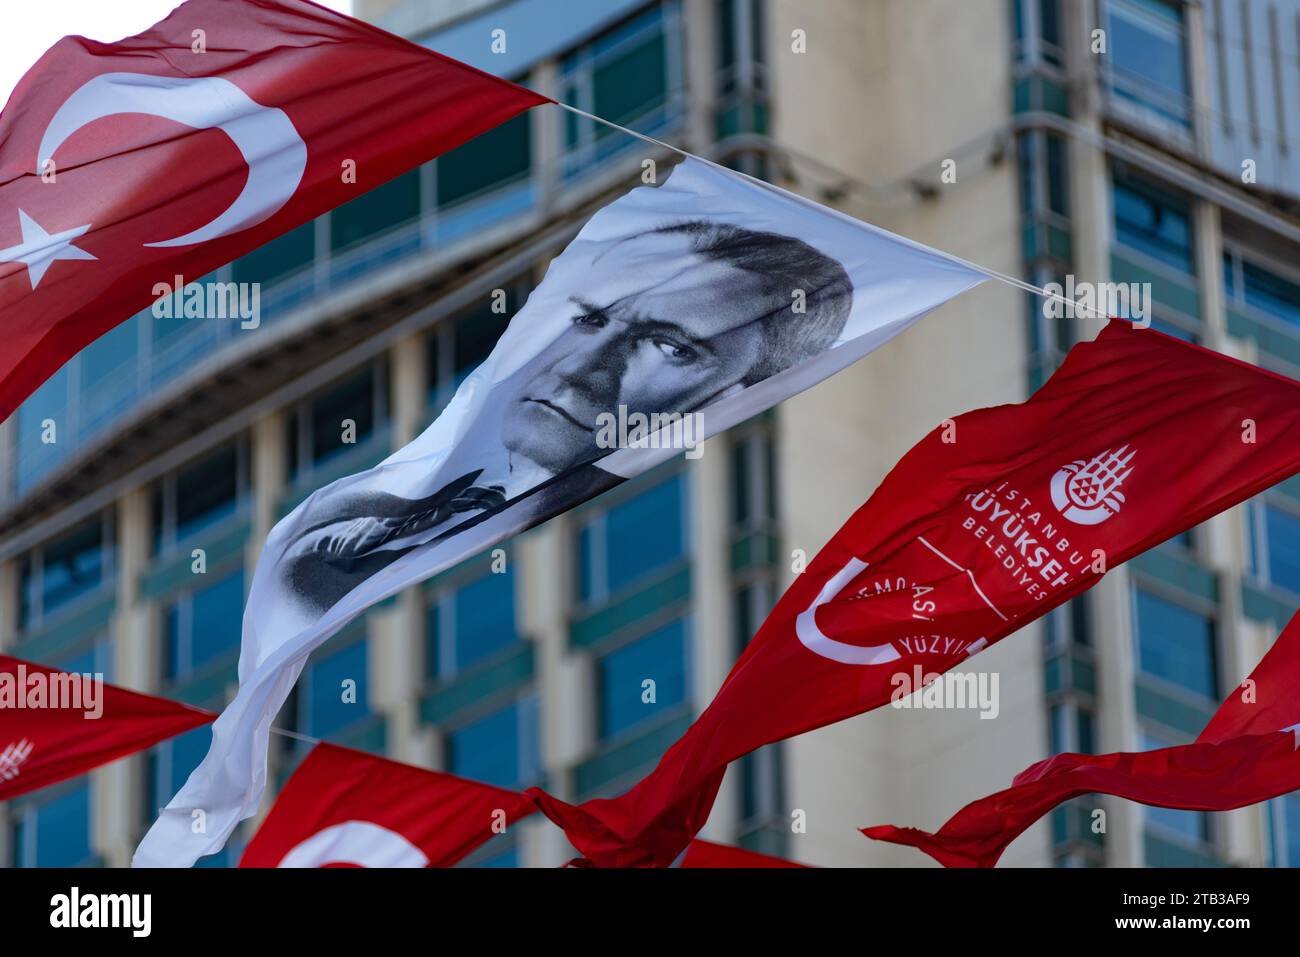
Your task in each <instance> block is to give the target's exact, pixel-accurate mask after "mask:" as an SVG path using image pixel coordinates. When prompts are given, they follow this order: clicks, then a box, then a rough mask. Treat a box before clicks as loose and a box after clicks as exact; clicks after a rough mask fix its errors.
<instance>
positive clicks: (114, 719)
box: [0, 655, 216, 801]
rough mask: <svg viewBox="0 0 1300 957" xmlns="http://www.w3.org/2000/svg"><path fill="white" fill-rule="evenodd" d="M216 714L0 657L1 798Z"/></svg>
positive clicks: (131, 750)
mask: <svg viewBox="0 0 1300 957" xmlns="http://www.w3.org/2000/svg"><path fill="white" fill-rule="evenodd" d="M215 717H216V715H215V714H212V713H211V712H209V711H200V710H199V709H197V708H191V707H189V706H188V705H184V704H181V703H180V702H177V701H168V700H166V699H165V698H155V697H153V696H152V695H146V694H139V693H138V692H135V691H128V690H127V689H125V688H119V687H116V686H115V685H110V684H105V683H103V682H97V681H96V679H95V676H93V675H77V674H70V673H68V672H63V671H59V670H58V669H57V668H47V667H46V666H44V665H38V664H35V663H34V662H30V661H22V660H20V659H18V658H10V657H8V656H6V655H0V801H7V800H9V799H10V798H15V797H17V796H18V795H20V794H26V793H27V792H28V791H34V790H36V789H37V788H43V787H46V786H48V785H51V784H57V783H58V782H60V781H63V780H66V779H67V778H72V777H76V776H77V775H79V774H85V773H86V772H87V771H90V770H92V769H94V768H97V767H99V766H100V765H101V764H107V763H108V762H109V761H112V760H114V759H115V758H120V757H124V756H125V755H128V754H132V753H134V752H136V751H142V750H144V749H145V748H147V747H150V746H151V745H154V744H157V743H158V742H159V741H165V740H166V739H167V738H170V737H174V736H175V735H178V734H181V733H183V732H185V731H189V730H190V729H191V728H197V727H199V726H200V725H204V724H207V723H209V722H210V721H212V720H213V719H214V718H215Z"/></svg>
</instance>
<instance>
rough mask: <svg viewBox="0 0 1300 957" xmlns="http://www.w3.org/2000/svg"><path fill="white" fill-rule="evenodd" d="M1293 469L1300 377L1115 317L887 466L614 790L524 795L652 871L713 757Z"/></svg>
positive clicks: (1021, 618) (865, 688)
mask: <svg viewBox="0 0 1300 957" xmlns="http://www.w3.org/2000/svg"><path fill="white" fill-rule="evenodd" d="M1297 471H1300V383H1296V382H1293V381H1291V380H1290V379H1286V378H1284V377H1282V376H1278V375H1274V374H1272V373H1270V372H1266V371H1264V370H1261V369H1258V368H1256V367H1254V366H1251V365H1249V364H1247V363H1243V362H1239V361H1237V360H1235V359H1231V358H1227V357H1225V356H1222V355H1219V354H1218V353H1214V352H1211V351H1208V350H1206V349H1201V348H1199V347H1197V346H1193V345H1190V344H1187V343H1184V342H1180V341H1179V340H1177V339H1173V338H1171V337H1169V336H1166V335H1163V334H1161V333H1158V332H1155V331H1153V330H1150V329H1137V328H1134V327H1131V326H1130V325H1129V324H1127V323H1123V322H1118V321H1112V322H1111V323H1110V324H1109V325H1108V326H1107V327H1106V328H1105V329H1104V330H1103V331H1102V333H1101V334H1100V335H1099V336H1098V338H1097V339H1096V340H1095V341H1094V342H1088V343H1082V344H1080V345H1077V346H1075V347H1074V348H1073V349H1072V350H1071V351H1070V354H1069V355H1068V356H1067V357H1066V359H1065V362H1064V363H1063V365H1062V366H1061V368H1060V369H1059V370H1058V371H1057V372H1056V374H1055V375H1053V376H1052V378H1051V379H1050V380H1049V381H1048V382H1047V383H1046V384H1045V385H1044V386H1043V387H1042V388H1041V389H1039V390H1038V392H1036V393H1035V394H1034V395H1033V396H1032V397H1031V398H1030V399H1029V400H1028V401H1027V402H1024V403H1022V404H1019V405H1006V406H999V407H996V408H990V409H980V410H977V411H974V412H970V413H967V414H965V415H961V416H959V417H957V418H956V420H955V421H954V422H952V423H950V424H948V425H947V426H946V427H940V428H938V429H936V430H935V431H933V432H931V433H930V434H929V435H928V436H927V437H926V438H924V439H923V440H922V441H921V442H920V443H919V444H918V445H916V446H915V447H914V448H913V449H912V450H911V451H909V452H908V453H907V455H905V456H904V457H903V459H902V460H901V461H900V462H899V463H898V465H897V466H895V468H894V469H893V470H892V471H891V472H890V473H889V475H888V476H886V478H885V480H884V481H883V482H882V483H881V485H880V487H879V488H878V489H877V490H876V492H875V494H873V495H872V496H871V498H870V499H869V500H868V501H867V503H866V504H865V505H863V506H862V508H860V509H859V510H858V511H857V512H856V513H855V514H854V515H853V516H852V517H851V518H850V519H849V520H848V522H847V523H846V524H845V525H844V527H843V528H841V529H840V531H839V532H837V533H836V534H835V536H834V537H833V538H832V539H831V541H830V543H829V544H827V546H826V547H825V548H823V549H822V551H821V552H820V553H819V554H818V555H817V557H816V558H815V559H814V560H813V561H812V563H811V564H810V565H809V567H808V569H807V570H806V571H805V572H804V573H803V574H801V575H800V576H799V577H798V579H797V580H796V581H795V583H794V584H793V585H792V586H791V587H790V589H789V590H788V591H787V592H786V593H785V595H784V596H783V597H782V598H781V601H780V602H779V603H778V604H777V606H776V608H775V609H774V610H773V612H772V613H771V615H769V617H768V619H767V620H766V621H765V622H764V624H763V626H762V627H761V628H760V629H759V631H758V633H757V635H756V636H755V637H754V639H753V640H752V641H751V642H750V644H749V646H748V648H747V649H746V651H745V653H744V654H743V655H742V656H741V658H740V660H739V661H738V662H737V663H736V665H735V667H734V668H733V669H732V671H731V674H730V675H729V676H728V678H727V680H726V681H725V682H724V683H723V686H722V688H721V689H720V690H719V692H718V694H717V696H716V698H715V699H714V701H713V703H712V704H711V705H710V706H709V707H708V708H707V709H706V710H705V712H704V713H703V714H702V715H701V716H700V717H699V719H698V720H697V721H696V722H695V723H694V725H692V726H691V728H689V729H688V730H687V732H686V734H685V735H684V736H683V737H682V739H681V740H680V741H678V742H677V743H676V744H674V745H673V747H672V748H670V749H669V750H668V752H667V753H666V754H665V755H664V757H663V759H662V760H661V761H660V764H659V766H658V767H657V768H656V769H655V770H654V771H653V772H652V773H651V774H650V775H649V776H648V777H647V778H645V779H644V780H642V781H641V782H640V783H639V784H637V785H636V786H635V787H634V788H632V790H630V791H629V792H627V793H626V794H624V795H622V796H621V797H618V798H614V799H602V800H594V801H588V802H586V803H585V804H583V805H581V806H579V807H574V806H571V805H568V804H566V803H564V802H562V801H559V800H556V799H554V798H552V797H550V796H549V795H546V794H545V793H543V792H540V791H535V792H533V793H534V794H535V796H536V798H537V800H538V801H539V803H540V805H541V807H542V809H543V810H544V811H545V812H546V813H547V815H548V816H549V817H551V819H552V820H554V821H555V822H556V823H558V824H560V825H561V826H562V827H563V828H564V829H565V831H566V832H567V834H568V835H569V839H570V840H571V841H572V842H573V844H574V846H575V847H577V848H578V849H579V850H580V851H582V852H583V853H584V854H585V855H586V856H587V857H588V858H589V859H590V860H592V861H593V862H594V863H596V864H599V865H609V866H629V865H665V864H667V863H670V862H671V861H672V860H673V859H674V858H675V857H676V855H677V854H678V853H680V852H681V850H682V849H683V848H684V847H685V846H686V845H687V843H688V842H689V841H690V839H691V837H692V836H693V835H694V834H695V833H696V832H697V831H698V830H699V828H700V827H701V826H702V824H703V823H704V821H705V819H706V818H707V816H708V812H709V809H710V808H711V806H712V803H713V799H714V797H715V795H716V792H717V788H718V785H719V784H720V783H721V779H722V773H723V771H724V770H725V768H726V766H727V764H728V762H730V761H732V760H734V759H735V758H738V757H740V756H741V755H743V754H746V753H748V752H749V751H752V750H754V749H755V748H757V747H760V746H762V745H764V744H767V743H769V742H771V741H776V740H779V739H781V738H785V737H789V736H790V735H794V734H799V733H801V732H803V731H809V730H812V729H813V728H818V727H821V726H823V725H826V724H830V723H831V722H834V721H839V720H842V719H844V718H847V717H850V716H852V715H856V714H860V713H862V712H864V711H869V710H871V709H872V708H876V707H879V706H880V705H881V704H884V703H885V702H887V701H889V700H890V697H891V694H892V693H893V692H894V691H895V690H896V688H897V687H898V685H897V683H896V682H895V681H894V680H893V679H894V676H895V675H899V674H902V675H907V676H911V675H912V674H914V669H915V668H917V667H919V668H921V669H922V672H923V673H924V674H938V673H941V672H943V671H946V670H948V669H949V668H951V667H953V666H954V665H956V664H959V663H961V662H963V661H965V660H966V659H968V658H969V657H970V656H971V655H973V654H975V653H976V652H978V651H980V650H981V649H983V648H986V647H988V646H989V645H990V644H992V643H994V642H996V641H998V640H1000V639H1001V638H1003V637H1005V636H1006V635H1008V634H1010V633H1011V632H1013V631H1015V630H1016V629H1018V628H1020V627H1021V626H1023V625H1025V624H1026V623H1028V622H1030V621H1032V620H1034V619H1036V618H1038V617H1040V616H1041V615H1043V614H1044V613H1046V612H1047V611H1049V610H1050V609H1052V608H1054V607H1055V606H1057V605H1059V604H1061V603H1062V602H1065V601H1067V600H1069V599H1070V598H1073V597H1074V596H1075V595H1078V594H1079V593H1080V592H1082V591H1084V590H1086V589H1087V588H1089V587H1091V586H1092V585H1093V584H1094V583H1095V582H1096V581H1097V580H1098V579H1099V578H1100V577H1101V574H1102V573H1103V572H1104V569H1106V568H1110V567H1113V566H1114V565H1117V564H1119V563H1121V562H1123V561H1126V560H1127V559H1129V558H1131V557H1133V556H1134V555H1137V554H1138V553H1140V552H1142V551H1144V550H1146V549H1148V548H1150V547H1151V546H1153V545H1155V544H1157V543H1158V542H1161V541H1163V540H1165V539H1167V538H1169V537H1170V536H1172V535H1175V534H1177V533H1179V532H1181V531H1183V530H1185V529H1187V528H1190V527H1191V526H1193V525H1196V524H1198V523H1200V522H1202V521H1204V520H1205V519H1206V518H1208V517H1210V516H1211V515H1214V514H1216V513H1218V512H1220V511H1222V510H1224V509H1226V508H1228V507H1230V506H1232V505H1235V504H1236V503H1238V502H1241V501H1242V500H1244V499H1246V498H1248V497H1250V496H1251V495H1254V494H1255V493H1256V492H1259V491H1261V490H1262V489H1265V488H1268V487H1269V486H1270V485H1273V484H1275V483H1277V482H1279V481H1281V480H1282V479H1284V478H1286V477H1288V476H1290V475H1293V474H1295V473H1296V472H1297Z"/></svg>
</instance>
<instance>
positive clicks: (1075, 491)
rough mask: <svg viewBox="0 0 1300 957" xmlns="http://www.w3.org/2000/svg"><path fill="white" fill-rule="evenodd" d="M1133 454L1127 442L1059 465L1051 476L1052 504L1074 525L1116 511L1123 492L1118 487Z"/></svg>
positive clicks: (1094, 522) (1097, 521)
mask: <svg viewBox="0 0 1300 957" xmlns="http://www.w3.org/2000/svg"><path fill="white" fill-rule="evenodd" d="M1135 455H1137V449H1134V450H1133V451H1131V452H1130V451H1129V447H1128V446H1127V445H1124V446H1121V447H1120V448H1118V449H1114V450H1112V449H1107V450H1106V451H1105V452H1102V453H1101V454H1100V455H1094V456H1093V457H1092V459H1090V460H1089V461H1087V462H1084V461H1083V459H1078V460H1076V461H1074V462H1071V463H1070V464H1068V465H1063V466H1061V468H1060V469H1059V470H1058V471H1057V473H1056V474H1055V475H1053V476H1052V504H1054V505H1055V506H1056V507H1057V509H1059V510H1060V512H1061V514H1062V515H1064V516H1065V517H1066V518H1068V519H1069V520H1070V521H1072V522H1074V523H1076V524H1078V525H1098V524H1100V523H1102V522H1104V521H1105V520H1106V519H1108V518H1110V517H1111V516H1112V515H1114V514H1115V513H1116V512H1118V511H1119V509H1120V506H1121V505H1123V504H1124V495H1123V493H1122V492H1120V490H1119V487H1120V485H1122V484H1123V483H1124V480H1125V479H1126V478H1128V477H1129V476H1130V475H1131V474H1132V473H1133V469H1132V468H1129V467H1128V463H1129V462H1131V461H1133V456H1135Z"/></svg>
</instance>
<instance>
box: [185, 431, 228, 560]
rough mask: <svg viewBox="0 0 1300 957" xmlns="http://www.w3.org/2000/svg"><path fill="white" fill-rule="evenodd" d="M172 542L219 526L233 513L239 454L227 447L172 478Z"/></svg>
mask: <svg viewBox="0 0 1300 957" xmlns="http://www.w3.org/2000/svg"><path fill="white" fill-rule="evenodd" d="M175 481H176V534H175V540H176V541H178V542H183V541H185V540H186V539H187V538H188V537H189V536H191V535H193V534H195V533H196V532H199V531H201V530H203V529H204V528H207V527H208V526H210V525H213V524H215V523H216V522H219V521H220V520H221V519H223V518H225V517H226V516H227V515H230V514H232V513H233V512H234V511H235V507H236V505H237V503H238V499H239V452H238V449H237V447H236V446H235V445H234V444H231V445H228V446H226V447H224V448H222V449H220V450H218V451H217V452H215V453H214V454H212V455H210V456H208V457H207V458H206V459H204V460H203V461H201V462H197V463H195V464H194V465H191V466H189V467H188V468H186V469H183V470H182V471H181V472H180V473H179V474H177V476H176V479H175Z"/></svg>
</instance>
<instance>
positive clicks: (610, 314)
mask: <svg viewBox="0 0 1300 957" xmlns="http://www.w3.org/2000/svg"><path fill="white" fill-rule="evenodd" d="M566 260H570V262H569V263H566V262H565V261H566ZM562 264H563V265H565V266H568V267H569V268H557V266H561V265H562ZM853 292H854V290H853V283H852V282H851V280H850V278H849V275H848V272H847V271H846V269H845V268H844V266H843V265H842V264H841V263H840V262H839V261H838V260H837V259H835V258H834V257H832V256H830V255H828V254H826V253H824V252H821V251H819V250H818V249H816V248H814V247H813V246H812V245H810V244H809V243H807V242H805V241H803V240H801V239H797V238H794V237H793V236H788V235H783V234H781V233H780V232H777V231H773V230H766V229H763V230H759V229H752V228H748V227H747V226H745V225H741V224H740V223H738V222H735V223H733V222H726V221H723V220H721V219H720V218H718V217H710V218H689V217H682V218H677V219H673V220H669V221H667V222H661V223H657V224H654V225H651V226H649V227H648V228H644V229H641V230H639V231H634V232H625V233H623V234H622V235H619V236H616V237H614V238H612V239H611V240H608V241H600V242H597V241H583V237H582V236H580V237H579V239H578V240H575V242H574V243H573V244H571V246H570V247H569V248H568V249H566V250H565V251H564V252H563V253H562V254H561V255H560V256H559V257H558V258H557V260H556V263H555V264H553V266H552V270H551V272H550V273H548V275H547V277H546V280H545V281H544V282H543V283H542V285H541V286H539V287H538V289H537V290H535V291H534V294H533V296H532V297H530V299H529V302H528V303H527V304H525V306H524V308H523V309H522V310H520V312H519V314H518V315H516V316H515V318H514V319H513V320H512V322H511V326H510V330H509V331H508V332H507V333H506V337H505V338H503V340H502V342H501V343H500V344H498V346H497V351H498V352H500V351H503V350H504V351H506V352H511V351H513V352H520V351H524V352H526V353H527V356H526V358H525V359H524V360H522V361H520V362H518V364H517V368H513V369H510V368H509V367H508V366H503V364H501V363H497V364H496V365H495V366H494V372H495V374H496V375H497V378H496V380H495V381H491V382H489V381H487V379H486V378H481V379H479V380H478V381H475V382H473V383H472V385H471V383H467V385H470V386H471V388H472V389H487V390H488V391H487V392H486V394H484V395H480V396H478V397H477V405H476V412H475V414H474V415H473V418H472V420H471V421H468V422H465V423H462V425H461V427H460V428H459V429H458V434H459V435H460V437H461V440H460V441H458V442H456V443H455V445H454V447H453V448H452V450H451V451H450V452H449V453H446V454H442V455H441V456H440V457H439V458H438V459H437V461H436V465H435V466H434V467H433V469H431V470H426V471H425V474H424V475H423V476H422V478H423V479H424V481H426V482H427V483H428V484H427V485H425V486H424V488H431V489H432V491H430V492H428V494H419V495H410V496H407V495H403V494H397V493H395V492H393V491H391V490H389V489H387V488H385V489H384V490H382V491H381V490H377V489H373V488H372V489H368V490H367V489H356V490H354V491H340V493H339V494H336V495H327V496H324V497H322V498H320V499H318V500H317V501H314V502H309V503H308V507H307V508H306V509H305V510H304V511H303V512H302V513H301V514H300V515H299V516H298V517H297V521H296V522H295V523H294V527H293V530H292V535H291V538H290V540H289V541H288V543H287V545H286V547H285V548H284V552H283V557H282V560H281V561H280V562H279V567H280V568H281V575H282V580H283V583H284V584H285V585H286V586H287V590H288V591H289V593H290V594H291V595H292V597H293V598H294V599H295V600H296V602H297V603H298V604H299V605H300V606H301V610H302V612H303V613H304V615H305V616H306V617H308V618H310V617H315V616H318V615H320V614H321V613H323V612H324V611H325V610H326V609H328V608H329V607H330V606H332V605H333V604H334V603H335V602H337V601H338V600H339V599H340V598H341V597H342V596H343V595H345V594H346V593H347V592H349V591H350V590H351V589H353V588H354V587H356V586H357V585H358V584H359V583H360V582H362V581H363V580H365V579H366V578H368V577H369V576H371V575H373V574H375V573H376V572H377V571H379V570H380V569H382V568H384V567H385V566H387V565H389V564H390V563H392V562H393V561H395V560H396V559H397V558H399V557H400V556H402V555H404V554H406V553H407V552H409V551H410V550H412V549H414V548H416V547H418V546H420V545H423V544H425V543H428V542H431V541H434V540H439V539H445V538H447V537H448V536H451V535H455V534H457V533H458V531H460V530H463V529H464V528H465V527H467V525H472V524H474V523H475V521H476V520H481V519H482V518H483V517H484V516H485V515H490V514H492V513H493V512H495V511H498V510H500V509H502V508H503V507H505V506H506V505H507V504H514V503H519V502H520V501H521V500H527V501H530V502H532V503H534V504H533V505H531V506H527V507H529V508H531V509H532V511H533V513H534V514H535V520H537V521H540V520H541V519H543V518H545V517H547V516H548V515H549V514H552V513H554V512H556V511H559V510H562V509H563V508H564V507H568V506H571V505H573V504H576V503H577V502H579V501H581V500H583V499H584V498H587V497H589V496H590V495H591V494H594V493H595V492H598V491H601V490H602V489H603V488H605V487H608V486H609V485H612V484H614V483H615V482H616V481H617V480H616V479H614V478H613V477H611V476H608V475H605V474H603V473H601V472H600V470H599V469H598V468H589V467H588V466H590V465H591V463H593V462H595V461H596V460H597V459H599V458H600V457H601V456H603V455H605V454H607V452H608V449H605V448H602V447H601V446H600V444H599V443H598V441H597V425H598V422H597V417H598V416H600V415H601V414H602V413H612V412H615V411H616V410H618V409H620V408H622V409H625V410H627V411H630V412H641V413H645V414H650V413H667V412H675V413H687V412H697V411H700V410H706V409H707V408H708V407H709V406H710V405H713V404H714V403H717V402H718V401H720V400H722V399H724V398H726V397H728V396H733V395H736V394H737V393H739V392H741V391H742V390H744V389H746V388H747V387H749V386H751V385H753V384H755V383H757V382H760V381H762V380H764V379H766V378H768V377H769V376H771V375H773V374H775V373H777V372H780V371H782V370H784V369H788V368H790V367H792V366H794V365H796V364H798V363H800V362H802V361H804V360H806V359H808V358H810V357H812V356H815V355H817V354H819V353H821V352H823V351H825V350H827V349H829V348H830V347H831V346H832V345H833V344H834V343H835V342H836V341H837V339H838V338H839V337H840V335H841V333H842V332H843V330H844V326H845V323H846V321H847V319H848V316H849V313H850V309H851V306H852V301H853ZM539 294H540V295H539ZM543 337H544V338H543ZM539 342H540V345H539ZM495 356H496V354H495V353H494V357H493V358H490V359H489V360H488V364H493V359H494V358H495ZM503 369H505V370H506V374H504V375H503V374H502V372H503ZM451 412H452V409H451V408H449V409H448V412H445V413H444V416H446V415H448V414H450V413H451ZM705 414H706V415H707V413H705ZM417 461H418V459H417V460H408V462H407V463H406V464H405V467H406V468H409V469H410V470H411V471H412V472H413V473H414V472H418V465H417ZM416 487H417V488H418V487H419V486H418V485H417V486H416Z"/></svg>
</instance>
